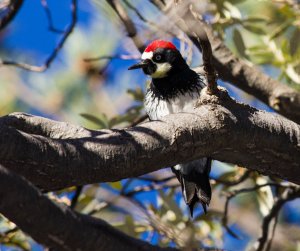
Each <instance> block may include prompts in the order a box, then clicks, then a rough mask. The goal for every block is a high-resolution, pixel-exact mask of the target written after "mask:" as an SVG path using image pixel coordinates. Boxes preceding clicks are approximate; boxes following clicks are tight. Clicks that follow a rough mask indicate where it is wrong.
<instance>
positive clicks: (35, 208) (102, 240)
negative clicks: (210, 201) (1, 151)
mask: <svg viewBox="0 0 300 251" xmlns="http://www.w3.org/2000/svg"><path fill="white" fill-rule="evenodd" d="M0 198H1V200H0V212H1V213H2V214H3V215H4V216H6V217H7V218H9V219H10V220H11V221H13V222H14V223H16V224H17V225H18V226H19V227H20V228H21V229H22V230H23V231H25V232H26V233H28V234H30V236H31V237H33V238H34V239H35V240H36V241H38V242H39V243H41V244H44V245H46V246H48V247H51V248H54V250H61V251H65V250H66V251H71V250H77V251H80V250H82V251H84V250H108V251H109V250H110V251H115V250H125V251H126V250H128V251H131V250H136V251H139V250H145V251H151V250H153V251H156V250H161V251H162V250H165V251H167V250H170V251H171V250H176V249H172V248H159V247H157V246H156V247H154V246H152V245H150V244H148V243H146V242H143V241H140V240H137V239H134V238H131V237H129V236H127V235H125V234H123V233H121V232H119V231H118V230H116V229H114V228H112V227H111V226H110V225H108V224H107V223H106V222H104V221H103V220H100V219H94V218H91V217H89V216H85V215H81V214H78V213H76V212H74V211H72V210H71V209H69V208H68V207H66V206H64V205H59V204H56V203H54V202H52V201H51V200H50V199H48V198H47V197H46V196H45V195H43V194H42V193H41V192H40V191H39V190H38V189H36V188H35V187H34V186H32V185H31V184H30V183H29V182H28V181H26V180H25V179H24V178H21V177H19V176H17V175H15V174H13V173H12V172H10V171H9V170H7V169H5V168H4V167H2V166H0Z"/></svg>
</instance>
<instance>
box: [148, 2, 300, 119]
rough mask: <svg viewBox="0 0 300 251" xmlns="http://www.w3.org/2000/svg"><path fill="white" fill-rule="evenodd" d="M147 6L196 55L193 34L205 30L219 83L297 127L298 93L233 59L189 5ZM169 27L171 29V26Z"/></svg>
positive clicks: (298, 117) (299, 98)
mask: <svg viewBox="0 0 300 251" xmlns="http://www.w3.org/2000/svg"><path fill="white" fill-rule="evenodd" d="M150 2H152V3H153V4H154V5H155V6H156V7H157V8H159V9H160V10H161V11H162V12H163V13H164V14H166V15H167V16H168V17H169V18H170V22H173V24H174V25H177V26H178V27H179V28H180V29H181V30H182V31H183V32H184V33H186V34H187V35H188V36H189V37H190V39H191V40H192V41H193V43H194V44H195V46H196V47H197V48H198V49H199V50H200V51H201V50H202V48H201V45H200V43H199V40H198V38H197V34H199V30H201V29H205V31H206V33H207V35H208V37H209V40H210V43H211V46H212V52H213V57H212V62H213V65H214V67H215V69H216V70H217V72H218V76H219V78H220V79H222V80H224V81H226V82H229V83H230V84H232V85H235V86H236V87H238V88H240V89H242V90H243V91H245V92H247V93H249V94H251V95H253V96H255V97H256V98H258V99H259V100H261V101H262V102H264V103H265V104H266V105H268V106H270V107H271V108H273V109H274V110H276V111H277V112H278V113H279V114H281V115H283V116H285V117H287V118H289V119H291V120H293V121H295V122H296V123H298V124H300V92H298V91H296V90H295V89H293V88H291V87H289V86H287V85H285V84H282V83H280V82H279V81H277V80H275V79H272V78H271V77H269V76H268V75H266V74H264V73H263V72H262V71H261V70H260V69H259V68H258V67H255V66H252V65H249V64H248V63H246V62H245V61H243V60H242V59H240V58H238V57H236V56H235V55H234V54H233V53H232V52H231V51H230V50H229V48H228V47H227V46H226V45H225V44H224V42H223V40H222V39H220V38H219V37H218V36H216V35H215V34H214V31H213V29H212V27H211V26H209V25H207V24H206V23H204V22H203V21H201V20H199V19H198V17H195V15H197V13H193V12H192V11H191V10H190V6H191V3H192V2H191V1H187V2H185V3H184V4H180V5H177V6H176V5H172V6H170V7H171V8H167V7H166V6H165V5H164V4H163V3H162V2H161V1H159V0H150ZM170 26H171V27H172V24H170Z"/></svg>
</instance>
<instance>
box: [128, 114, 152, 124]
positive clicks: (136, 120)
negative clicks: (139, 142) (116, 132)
mask: <svg viewBox="0 0 300 251" xmlns="http://www.w3.org/2000/svg"><path fill="white" fill-rule="evenodd" d="M146 119H148V115H147V114H145V115H142V116H141V117H139V118H137V119H135V120H134V121H133V122H132V123H131V124H130V125H129V126H128V127H133V126H136V125H138V124H140V123H142V122H144V121H145V120H146Z"/></svg>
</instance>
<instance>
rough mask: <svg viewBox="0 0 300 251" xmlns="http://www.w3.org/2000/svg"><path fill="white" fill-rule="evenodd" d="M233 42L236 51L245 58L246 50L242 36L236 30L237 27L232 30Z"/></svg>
mask: <svg viewBox="0 0 300 251" xmlns="http://www.w3.org/2000/svg"><path fill="white" fill-rule="evenodd" d="M233 42H234V44H235V47H236V49H237V51H238V53H239V54H240V55H241V56H242V57H244V58H247V57H248V56H247V54H246V53H245V51H246V46H245V44H244V40H243V37H242V35H241V33H240V32H239V31H238V30H237V29H234V30H233Z"/></svg>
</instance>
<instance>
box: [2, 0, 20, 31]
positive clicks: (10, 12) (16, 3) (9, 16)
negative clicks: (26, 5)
mask: <svg viewBox="0 0 300 251" xmlns="http://www.w3.org/2000/svg"><path fill="white" fill-rule="evenodd" d="M23 2H24V1H23V0H11V1H10V2H9V3H8V6H6V8H7V13H6V14H5V15H4V16H3V17H2V18H1V20H0V30H3V29H4V28H5V27H6V26H7V25H8V24H9V23H10V22H11V21H12V20H13V19H14V18H15V16H16V15H17V13H18V12H19V10H20V8H21V7H22V5H23ZM3 4H5V3H3Z"/></svg>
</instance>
